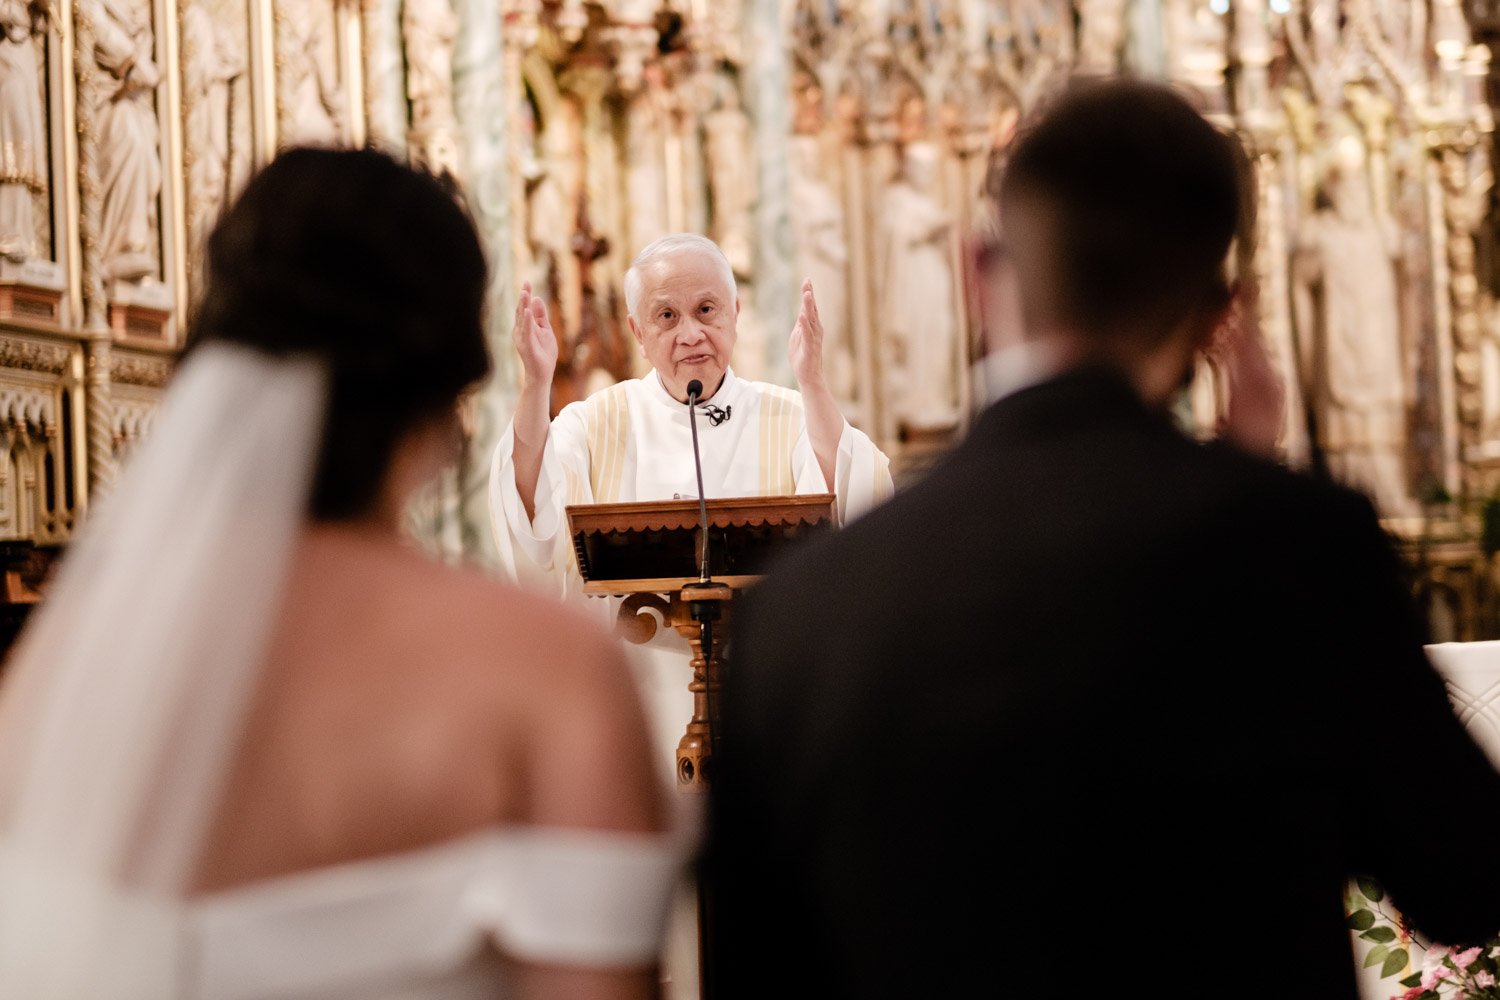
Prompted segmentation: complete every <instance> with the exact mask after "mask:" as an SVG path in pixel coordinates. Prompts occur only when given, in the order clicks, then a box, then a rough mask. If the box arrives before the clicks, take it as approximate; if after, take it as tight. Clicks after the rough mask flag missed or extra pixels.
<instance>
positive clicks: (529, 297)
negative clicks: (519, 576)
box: [511, 282, 557, 518]
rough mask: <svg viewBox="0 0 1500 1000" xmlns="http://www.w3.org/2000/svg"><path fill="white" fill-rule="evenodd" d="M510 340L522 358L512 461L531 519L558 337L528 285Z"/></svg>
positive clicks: (527, 514)
mask: <svg viewBox="0 0 1500 1000" xmlns="http://www.w3.org/2000/svg"><path fill="white" fill-rule="evenodd" d="M511 339H512V340H514V341H515V345H516V353H517V354H518V355H520V357H521V395H520V397H519V398H518V399H517V400H516V414H515V423H514V436H515V442H514V444H513V445H512V447H511V460H512V462H514V463H515V467H516V492H517V493H518V494H519V495H520V500H521V504H522V506H524V507H525V509H526V516H527V518H532V517H535V516H536V509H535V505H536V483H537V478H538V477H539V476H540V475H541V472H542V455H543V453H544V452H545V451H546V448H547V428H548V423H549V420H550V416H551V414H550V412H549V411H550V409H551V405H552V375H553V373H554V372H556V371H557V333H556V332H555V331H554V330H553V329H552V322H551V321H550V320H549V319H548V318H547V305H546V303H544V302H543V301H542V300H541V298H540V297H539V296H537V295H533V294H532V291H531V283H530V282H527V283H526V284H523V285H522V286H521V296H520V299H519V300H518V301H517V302H516V322H515V326H514V327H513V328H512V330H511Z"/></svg>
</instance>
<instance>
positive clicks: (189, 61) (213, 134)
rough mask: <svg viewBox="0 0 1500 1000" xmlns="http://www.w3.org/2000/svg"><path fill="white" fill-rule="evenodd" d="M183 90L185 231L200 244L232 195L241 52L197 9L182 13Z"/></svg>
mask: <svg viewBox="0 0 1500 1000" xmlns="http://www.w3.org/2000/svg"><path fill="white" fill-rule="evenodd" d="M182 43H183V89H184V91H185V92H186V93H188V94H190V95H192V97H191V101H190V102H189V105H188V107H189V111H188V117H187V128H186V131H187V143H188V149H189V151H190V157H189V159H190V163H191V167H190V169H189V172H188V177H187V183H188V215H189V232H190V233H191V235H192V239H193V240H195V241H201V240H203V239H204V238H205V237H206V236H207V234H208V231H209V229H211V228H212V226H213V224H214V222H215V221H216V220H217V219H218V217H219V213H220V212H221V211H223V209H224V206H225V205H226V204H227V203H228V201H229V199H230V197H231V196H232V195H233V193H234V187H235V185H236V183H237V181H238V180H239V179H240V178H239V171H237V170H236V169H235V167H236V164H237V163H238V162H239V161H240V160H241V159H242V158H243V156H244V153H245V151H244V150H239V149H236V148H235V136H234V134H233V132H234V129H233V120H232V119H233V111H234V85H235V82H236V81H237V80H238V79H239V78H240V77H241V76H242V75H243V74H244V72H245V52H244V50H243V49H242V48H241V46H240V44H239V43H238V41H237V40H236V39H235V38H234V36H233V35H232V34H231V33H230V32H229V31H227V30H224V29H222V28H220V27H218V26H216V25H215V23H214V19H213V16H212V15H211V14H210V13H209V12H208V11H207V10H206V9H205V8H203V7H202V6H199V5H196V4H194V5H191V6H189V7H187V8H186V9H185V10H184V11H183V14H182Z"/></svg>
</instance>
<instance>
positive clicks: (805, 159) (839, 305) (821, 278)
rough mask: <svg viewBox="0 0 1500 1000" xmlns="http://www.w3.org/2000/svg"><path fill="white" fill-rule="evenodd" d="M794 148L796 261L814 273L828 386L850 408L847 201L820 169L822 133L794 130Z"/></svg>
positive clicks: (852, 383) (851, 360)
mask: <svg viewBox="0 0 1500 1000" xmlns="http://www.w3.org/2000/svg"><path fill="white" fill-rule="evenodd" d="M790 148H791V161H790V164H789V166H790V171H789V178H788V179H789V181H790V187H791V221H792V239H793V242H794V243H795V244H796V247H797V267H798V269H799V270H800V271H801V272H802V274H803V275H805V276H806V277H809V278H811V279H812V283H813V292H814V294H815V295H816V296H817V298H818V315H819V316H820V317H821V318H822V320H823V331H824V337H825V340H824V343H823V364H824V367H825V369H826V377H827V379H828V388H829V389H830V390H831V391H832V392H833V395H834V398H835V399H837V400H838V401H839V403H840V404H841V405H842V406H843V407H844V412H845V413H848V412H850V409H849V408H850V405H851V404H852V403H853V402H854V395H855V391H854V390H855V377H854V376H855V371H854V352H853V350H852V348H851V344H850V336H849V294H848V287H849V286H848V282H849V274H848V264H849V244H848V241H847V239H846V237H845V235H844V207H843V205H842V204H840V202H839V197H838V194H837V192H835V191H834V190H833V188H832V187H830V186H829V185H828V184H826V183H825V182H824V181H823V179H822V177H821V176H820V174H819V170H820V167H821V165H822V163H823V158H822V156H820V155H819V154H820V150H819V146H818V137H817V136H815V135H797V136H793V137H792V139H791V142H790Z"/></svg>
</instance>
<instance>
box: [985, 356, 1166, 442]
mask: <svg viewBox="0 0 1500 1000" xmlns="http://www.w3.org/2000/svg"><path fill="white" fill-rule="evenodd" d="M1118 422H1126V423H1138V424H1143V425H1159V426H1161V427H1163V428H1172V426H1173V425H1172V420H1171V417H1170V415H1169V414H1167V413H1166V412H1165V411H1163V410H1156V409H1153V408H1151V407H1149V406H1147V405H1146V403H1145V402H1144V401H1143V400H1142V399H1141V397H1140V396H1139V395H1138V394H1137V393H1136V391H1135V388H1134V386H1132V385H1131V384H1130V381H1129V379H1128V378H1127V377H1126V376H1125V374H1124V373H1123V372H1122V371H1120V370H1119V369H1118V368H1116V367H1114V366H1112V365H1108V364H1103V363H1099V362H1088V363H1084V364H1081V365H1078V366H1075V367H1072V368H1069V369H1068V370H1066V371H1063V372H1061V373H1059V374H1057V375H1056V376H1054V377H1052V378H1049V379H1046V380H1045V381H1042V382H1039V383H1037V384H1035V385H1031V386H1027V387H1026V388H1023V389H1019V390H1017V391H1016V392H1014V393H1011V394H1010V395H1008V396H1005V397H1004V398H1003V399H1000V400H999V401H998V402H996V403H995V404H994V405H992V406H990V407H989V408H988V409H986V410H985V411H984V413H982V414H981V415H980V417H979V421H978V422H977V424H976V425H975V431H976V433H980V434H983V433H986V432H988V433H996V432H999V431H1000V430H1001V429H1002V428H1007V427H1015V428H1019V429H1022V430H1024V431H1026V432H1028V433H1039V432H1040V433H1045V432H1047V431H1049V430H1053V429H1061V428H1066V427H1077V426H1082V425H1087V424H1096V423H1118Z"/></svg>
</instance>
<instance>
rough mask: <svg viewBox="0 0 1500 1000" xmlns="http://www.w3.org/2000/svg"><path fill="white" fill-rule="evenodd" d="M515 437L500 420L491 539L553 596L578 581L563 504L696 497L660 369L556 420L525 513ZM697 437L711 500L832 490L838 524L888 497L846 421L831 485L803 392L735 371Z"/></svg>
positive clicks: (868, 445) (875, 463) (867, 445)
mask: <svg viewBox="0 0 1500 1000" xmlns="http://www.w3.org/2000/svg"><path fill="white" fill-rule="evenodd" d="M710 408H717V409H718V410H721V411H727V412H728V413H729V419H727V420H724V421H722V422H721V423H719V424H714V423H713V422H712V421H711V420H709V419H708V415H707V411H708V410H709V409H710ZM513 435H514V426H512V427H508V428H506V431H505V434H504V435H502V436H501V438H500V444H499V447H498V448H496V450H495V460H494V464H493V466H492V468H491V472H490V513H491V516H492V518H493V519H494V526H495V540H496V543H497V544H498V545H499V548H500V555H501V558H502V559H503V560H504V562H505V565H506V568H507V569H508V570H510V572H512V573H513V574H514V575H515V577H516V579H517V580H518V581H520V582H522V583H527V584H530V585H533V586H537V587H541V588H545V589H547V590H550V591H551V592H553V593H555V594H557V595H558V596H560V597H569V596H572V595H575V594H578V593H580V592H581V586H582V580H581V579H580V577H579V575H578V565H577V561H576V559H575V558H574V555H573V545H572V540H571V539H570V538H569V537H568V530H567V516H566V514H565V512H564V508H566V507H567V506H568V505H569V504H589V503H621V502H628V501H639V500H671V499H674V498H677V497H691V498H696V497H697V496H698V483H697V478H696V474H695V472H694V469H693V441H692V432H691V429H690V428H689V426H688V413H687V406H686V405H685V404H683V403H679V402H678V401H677V400H675V399H673V398H672V397H671V396H670V395H668V393H667V391H666V389H664V388H663V387H662V384H661V379H660V377H659V376H658V375H657V374H656V373H655V372H652V373H651V374H650V375H647V376H646V377H645V378H642V379H634V380H632V381H628V382H620V383H618V384H616V385H613V386H610V387H609V388H607V389H604V390H602V391H600V392H596V393H594V394H593V395H592V396H590V397H589V398H588V399H585V400H583V401H581V402H577V403H573V404H572V405H570V406H568V407H567V408H566V409H564V410H563V411H562V412H561V413H559V414H558V415H557V419H556V420H554V421H552V428H551V430H550V432H549V433H548V436H547V447H546V450H545V452H544V454H543V456H542V471H541V475H540V476H539V477H538V479H537V486H536V506H535V510H536V516H535V517H534V518H527V516H526V510H525V508H524V507H523V506H522V505H521V495H520V493H519V492H518V491H517V490H516V469H515V465H514V463H513V462H512V461H511V453H512V451H513V450H514V446H515V445H514V442H515V438H514V436H513ZM698 444H699V450H700V452H701V453H702V455H703V490H704V492H705V493H706V494H707V495H708V497H709V498H710V499H713V498H717V497H754V496H788V495H791V494H797V493H833V494H835V495H836V496H837V497H838V516H839V521H840V523H844V522H847V521H849V520H850V519H852V518H854V517H858V516H859V515H860V514H862V513H864V512H865V511H867V510H869V509H870V508H871V507H873V506H874V505H875V504H877V503H879V502H880V501H882V500H884V499H885V498H886V497H888V496H889V495H890V493H891V473H890V462H889V461H888V460H887V459H886V457H885V455H883V454H882V453H881V452H880V450H879V449H877V448H876V447H875V445H874V444H873V443H872V442H871V441H870V439H869V438H868V437H866V436H865V435H864V434H863V433H861V432H860V431H857V430H855V429H854V428H853V427H850V426H849V424H848V423H845V424H844V430H843V433H842V434H841V435H840V436H839V448H838V460H837V466H836V468H835V470H834V477H833V478H834V482H833V484H832V488H831V489H830V488H829V485H828V484H826V483H825V482H824V481H823V471H822V469H821V468H820V467H819V465H818V459H817V456H816V455H814V454H813V449H812V444H811V442H810V441H809V440H808V437H807V427H806V425H805V423H804V421H803V417H802V396H801V394H800V393H797V392H794V391H792V390H791V389H783V388H781V387H779V386H774V385H767V384H766V383H764V382H747V381H745V380H743V379H740V378H737V377H735V374H734V372H733V371H732V370H731V371H729V372H726V373H725V375H724V382H723V384H722V385H721V386H720V387H719V391H718V392H716V393H714V395H713V398H712V399H710V400H708V402H707V403H706V404H704V405H703V406H702V407H700V409H699V411H698Z"/></svg>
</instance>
